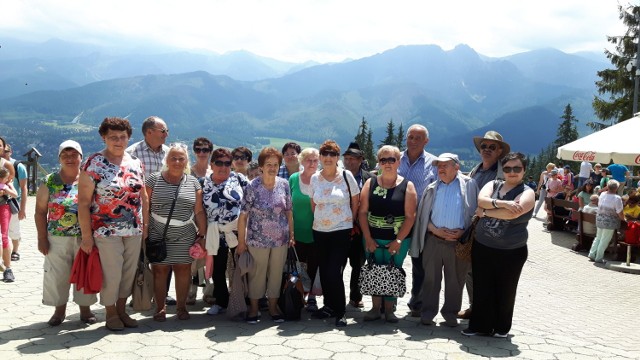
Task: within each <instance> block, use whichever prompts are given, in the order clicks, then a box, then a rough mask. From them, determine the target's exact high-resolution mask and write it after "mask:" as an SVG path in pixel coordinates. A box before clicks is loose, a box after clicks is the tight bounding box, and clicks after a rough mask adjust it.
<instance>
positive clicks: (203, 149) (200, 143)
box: [191, 137, 213, 186]
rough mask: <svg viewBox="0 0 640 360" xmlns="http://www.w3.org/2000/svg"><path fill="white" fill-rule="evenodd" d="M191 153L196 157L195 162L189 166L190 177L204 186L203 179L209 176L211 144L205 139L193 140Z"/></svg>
mask: <svg viewBox="0 0 640 360" xmlns="http://www.w3.org/2000/svg"><path fill="white" fill-rule="evenodd" d="M192 149H193V153H194V154H195V155H196V162H195V163H194V164H193V165H192V166H191V175H193V176H195V177H196V179H198V181H199V182H200V185H203V186H204V179H205V178H206V177H207V176H208V175H209V174H211V168H210V167H209V158H210V157H211V152H212V151H213V143H212V142H211V140H209V139H207V138H205V137H199V138H197V139H195V140H193V147H192Z"/></svg>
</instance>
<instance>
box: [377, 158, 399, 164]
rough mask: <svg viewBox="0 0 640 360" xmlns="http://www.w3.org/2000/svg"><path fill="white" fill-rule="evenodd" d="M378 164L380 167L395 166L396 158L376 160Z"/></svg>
mask: <svg viewBox="0 0 640 360" xmlns="http://www.w3.org/2000/svg"><path fill="white" fill-rule="evenodd" d="M378 162H379V163H380V165H386V164H395V163H396V158H394V157H388V158H381V159H378Z"/></svg>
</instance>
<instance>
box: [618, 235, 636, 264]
mask: <svg viewBox="0 0 640 360" xmlns="http://www.w3.org/2000/svg"><path fill="white" fill-rule="evenodd" d="M618 246H619V247H623V246H626V247H627V256H626V259H625V262H626V263H627V266H631V265H630V264H631V248H637V249H640V244H629V243H628V242H625V241H618ZM617 258H618V260H621V259H620V255H618V257H617Z"/></svg>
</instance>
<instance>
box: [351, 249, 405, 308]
mask: <svg viewBox="0 0 640 360" xmlns="http://www.w3.org/2000/svg"><path fill="white" fill-rule="evenodd" d="M393 257H394V255H391V258H390V259H389V263H388V264H376V263H375V262H374V261H375V260H374V257H373V253H369V255H368V256H367V262H366V264H364V265H363V266H362V268H361V269H360V277H359V279H358V286H359V287H360V292H361V293H362V294H363V295H371V296H393V297H402V296H403V295H404V294H405V293H406V292H407V284H406V278H407V274H406V273H405V271H404V269H402V268H400V267H397V266H396V265H395V263H394V262H393Z"/></svg>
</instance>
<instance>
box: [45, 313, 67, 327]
mask: <svg viewBox="0 0 640 360" xmlns="http://www.w3.org/2000/svg"><path fill="white" fill-rule="evenodd" d="M64 318H65V315H64V314H63V315H62V316H59V315H56V314H53V316H52V317H51V319H49V321H47V324H49V326H59V325H60V324H62V322H63V321H64Z"/></svg>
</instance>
